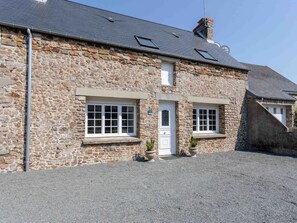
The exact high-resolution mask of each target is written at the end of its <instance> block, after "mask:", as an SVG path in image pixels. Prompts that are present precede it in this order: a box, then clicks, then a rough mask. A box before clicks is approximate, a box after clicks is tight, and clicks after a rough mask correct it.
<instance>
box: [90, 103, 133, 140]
mask: <svg viewBox="0 0 297 223" xmlns="http://www.w3.org/2000/svg"><path fill="white" fill-rule="evenodd" d="M107 100H108V99H105V100H102V101H101V100H100V101H93V100H92V101H88V102H87V103H86V106H85V137H88V138H94V137H98V138H100V137H115V136H136V134H137V129H136V128H137V124H136V122H137V117H136V114H137V108H136V102H134V103H132V102H131V101H128V102H126V103H124V102H123V101H122V100H120V101H118V100H113V101H110V102H108V101H107ZM88 105H100V106H102V107H101V133H100V134H88ZM105 106H117V107H118V117H117V120H118V125H117V128H118V133H106V134H105ZM123 106H129V107H133V108H134V113H133V129H134V132H133V133H122V107H123ZM111 120H112V119H111ZM128 128H129V127H128Z"/></svg>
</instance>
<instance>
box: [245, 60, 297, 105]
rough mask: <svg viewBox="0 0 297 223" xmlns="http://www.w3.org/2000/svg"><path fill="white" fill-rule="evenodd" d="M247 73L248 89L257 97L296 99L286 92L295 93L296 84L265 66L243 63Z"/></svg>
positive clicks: (296, 89)
mask: <svg viewBox="0 0 297 223" xmlns="http://www.w3.org/2000/svg"><path fill="white" fill-rule="evenodd" d="M243 64H244V65H245V66H246V67H247V68H248V69H249V70H250V71H249V73H248V85H249V89H248V91H249V92H251V93H252V94H253V95H255V96H256V97H258V98H265V99H279V100H288V101H293V100H296V99H295V98H294V97H292V96H290V94H289V93H288V92H291V93H293V94H295V95H296V94H297V85H296V84H295V83H293V82H292V81H290V80H288V79H287V78H285V77H284V76H282V75H281V74H279V73H277V72H276V71H274V70H272V69H271V68H270V67H267V66H260V65H255V64H247V63H243Z"/></svg>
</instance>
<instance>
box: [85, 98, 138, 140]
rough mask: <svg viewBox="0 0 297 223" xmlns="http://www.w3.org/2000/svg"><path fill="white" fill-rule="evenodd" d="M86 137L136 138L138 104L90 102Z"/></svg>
mask: <svg viewBox="0 0 297 223" xmlns="http://www.w3.org/2000/svg"><path fill="white" fill-rule="evenodd" d="M85 134H86V137H108V136H136V104H135V103H131V102H124V101H118V102H117V101H113V100H112V101H105V100H103V101H88V102H87V104H86V132H85Z"/></svg>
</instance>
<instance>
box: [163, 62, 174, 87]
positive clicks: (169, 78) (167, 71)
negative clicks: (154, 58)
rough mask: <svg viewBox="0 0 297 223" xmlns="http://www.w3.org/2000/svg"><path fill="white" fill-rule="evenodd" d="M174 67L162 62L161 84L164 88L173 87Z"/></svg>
mask: <svg viewBox="0 0 297 223" xmlns="http://www.w3.org/2000/svg"><path fill="white" fill-rule="evenodd" d="M173 73H174V66H173V64H172V63H167V62H162V70H161V79H162V80H161V81H162V82H161V83H162V85H165V86H173Z"/></svg>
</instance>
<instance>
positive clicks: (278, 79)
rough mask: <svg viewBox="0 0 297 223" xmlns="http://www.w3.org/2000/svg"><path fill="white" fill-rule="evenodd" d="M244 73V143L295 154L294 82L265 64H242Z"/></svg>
mask: <svg viewBox="0 0 297 223" xmlns="http://www.w3.org/2000/svg"><path fill="white" fill-rule="evenodd" d="M244 65H245V66H246V67H247V68H248V69H249V70H250V71H249V73H248V90H247V104H248V115H247V117H248V121H247V123H248V147H249V148H254V149H261V150H265V151H269V152H275V153H281V154H288V155H296V154H297V129H296V128H295V126H294V115H295V112H294V111H295V110H296V95H297V85H296V84H295V83H293V82H291V81H289V80H288V79H286V78H285V77H283V76H282V75H281V74H279V73H277V72H276V71H274V70H272V69H271V68H269V67H267V66H259V65H254V64H246V63H245V64H244Z"/></svg>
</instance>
